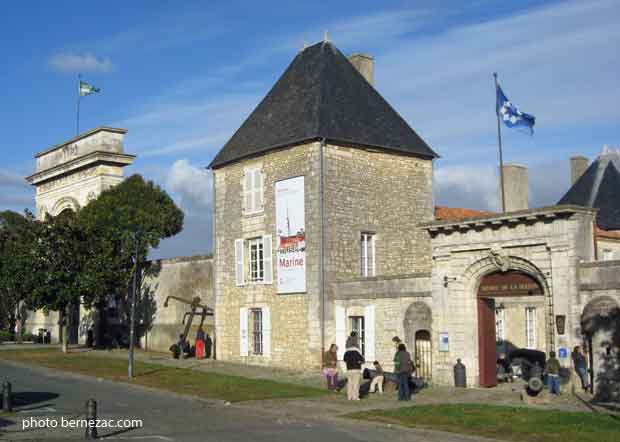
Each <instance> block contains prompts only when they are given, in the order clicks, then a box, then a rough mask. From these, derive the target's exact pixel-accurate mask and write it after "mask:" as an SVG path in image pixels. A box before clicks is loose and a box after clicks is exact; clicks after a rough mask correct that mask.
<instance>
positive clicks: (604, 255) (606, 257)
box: [601, 248, 614, 261]
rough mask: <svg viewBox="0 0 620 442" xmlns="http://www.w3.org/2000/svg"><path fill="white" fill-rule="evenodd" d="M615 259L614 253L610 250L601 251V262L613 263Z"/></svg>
mask: <svg viewBox="0 0 620 442" xmlns="http://www.w3.org/2000/svg"><path fill="white" fill-rule="evenodd" d="M612 259H614V251H613V250H612V249H610V248H604V249H603V250H602V251H601V261H611V260H612Z"/></svg>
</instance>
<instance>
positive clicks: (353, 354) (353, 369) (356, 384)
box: [344, 347, 365, 401]
mask: <svg viewBox="0 0 620 442" xmlns="http://www.w3.org/2000/svg"><path fill="white" fill-rule="evenodd" d="M344 362H345V363H346V364H347V399H348V400H350V401H359V400H360V379H361V377H362V364H363V363H364V362H365V360H364V356H362V352H361V351H360V350H359V348H357V347H348V348H347V351H346V352H345V354H344Z"/></svg>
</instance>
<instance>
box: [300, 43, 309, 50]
mask: <svg viewBox="0 0 620 442" xmlns="http://www.w3.org/2000/svg"><path fill="white" fill-rule="evenodd" d="M307 47H308V43H307V42H305V41H304V45H303V47H302V48H301V50H302V51H304V50H305V49H306V48H307Z"/></svg>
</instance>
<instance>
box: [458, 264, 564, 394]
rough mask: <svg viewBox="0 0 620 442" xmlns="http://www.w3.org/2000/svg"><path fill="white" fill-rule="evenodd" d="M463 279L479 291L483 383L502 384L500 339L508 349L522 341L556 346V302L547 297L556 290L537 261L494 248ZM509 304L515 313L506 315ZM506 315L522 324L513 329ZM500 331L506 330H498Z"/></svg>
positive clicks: (479, 352) (521, 344)
mask: <svg viewBox="0 0 620 442" xmlns="http://www.w3.org/2000/svg"><path fill="white" fill-rule="evenodd" d="M464 280H465V284H466V286H467V288H468V289H469V293H471V294H472V296H474V297H475V304H476V330H477V348H476V352H477V360H478V369H479V384H480V386H483V387H493V386H495V385H497V376H496V360H497V345H498V344H499V343H501V344H502V345H504V347H503V348H506V349H507V351H509V350H511V349H514V348H521V347H527V348H532V349H538V350H542V351H549V350H550V349H552V348H553V322H552V321H551V322H550V321H548V320H547V319H548V318H552V317H553V312H552V306H553V303H551V302H548V300H549V299H551V296H552V295H551V293H550V290H549V285H548V284H547V281H546V278H545V277H544V275H543V274H542V272H541V271H540V270H539V269H538V268H537V267H536V266H535V265H534V264H532V263H531V262H529V261H527V260H525V259H523V258H520V257H517V256H502V255H500V254H498V253H494V252H491V253H489V255H488V256H487V257H485V258H483V259H481V260H479V261H477V262H475V263H474V264H472V265H471V266H470V267H469V268H468V269H467V270H466V271H465V272H464ZM507 309H511V310H514V311H515V313H516V314H507V315H504V314H503V312H504V310H507ZM505 317H510V318H511V321H513V322H516V321H520V323H519V325H518V326H517V327H515V326H514V324H513V329H514V330H510V329H508V327H507V323H506V322H504V318H505ZM522 331H525V333H522ZM497 333H501V334H503V336H496V335H497ZM541 334H542V335H544V336H542V337H541V336H540V335H541ZM524 335H525V336H524ZM523 337H524V338H525V339H524V340H523ZM498 338H499V342H498Z"/></svg>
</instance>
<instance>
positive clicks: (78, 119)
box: [75, 74, 82, 136]
mask: <svg viewBox="0 0 620 442" xmlns="http://www.w3.org/2000/svg"><path fill="white" fill-rule="evenodd" d="M81 81H82V74H78V95H77V119H76V122H75V136H78V135H79V134H80V96H81V95H80V82H81Z"/></svg>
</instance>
